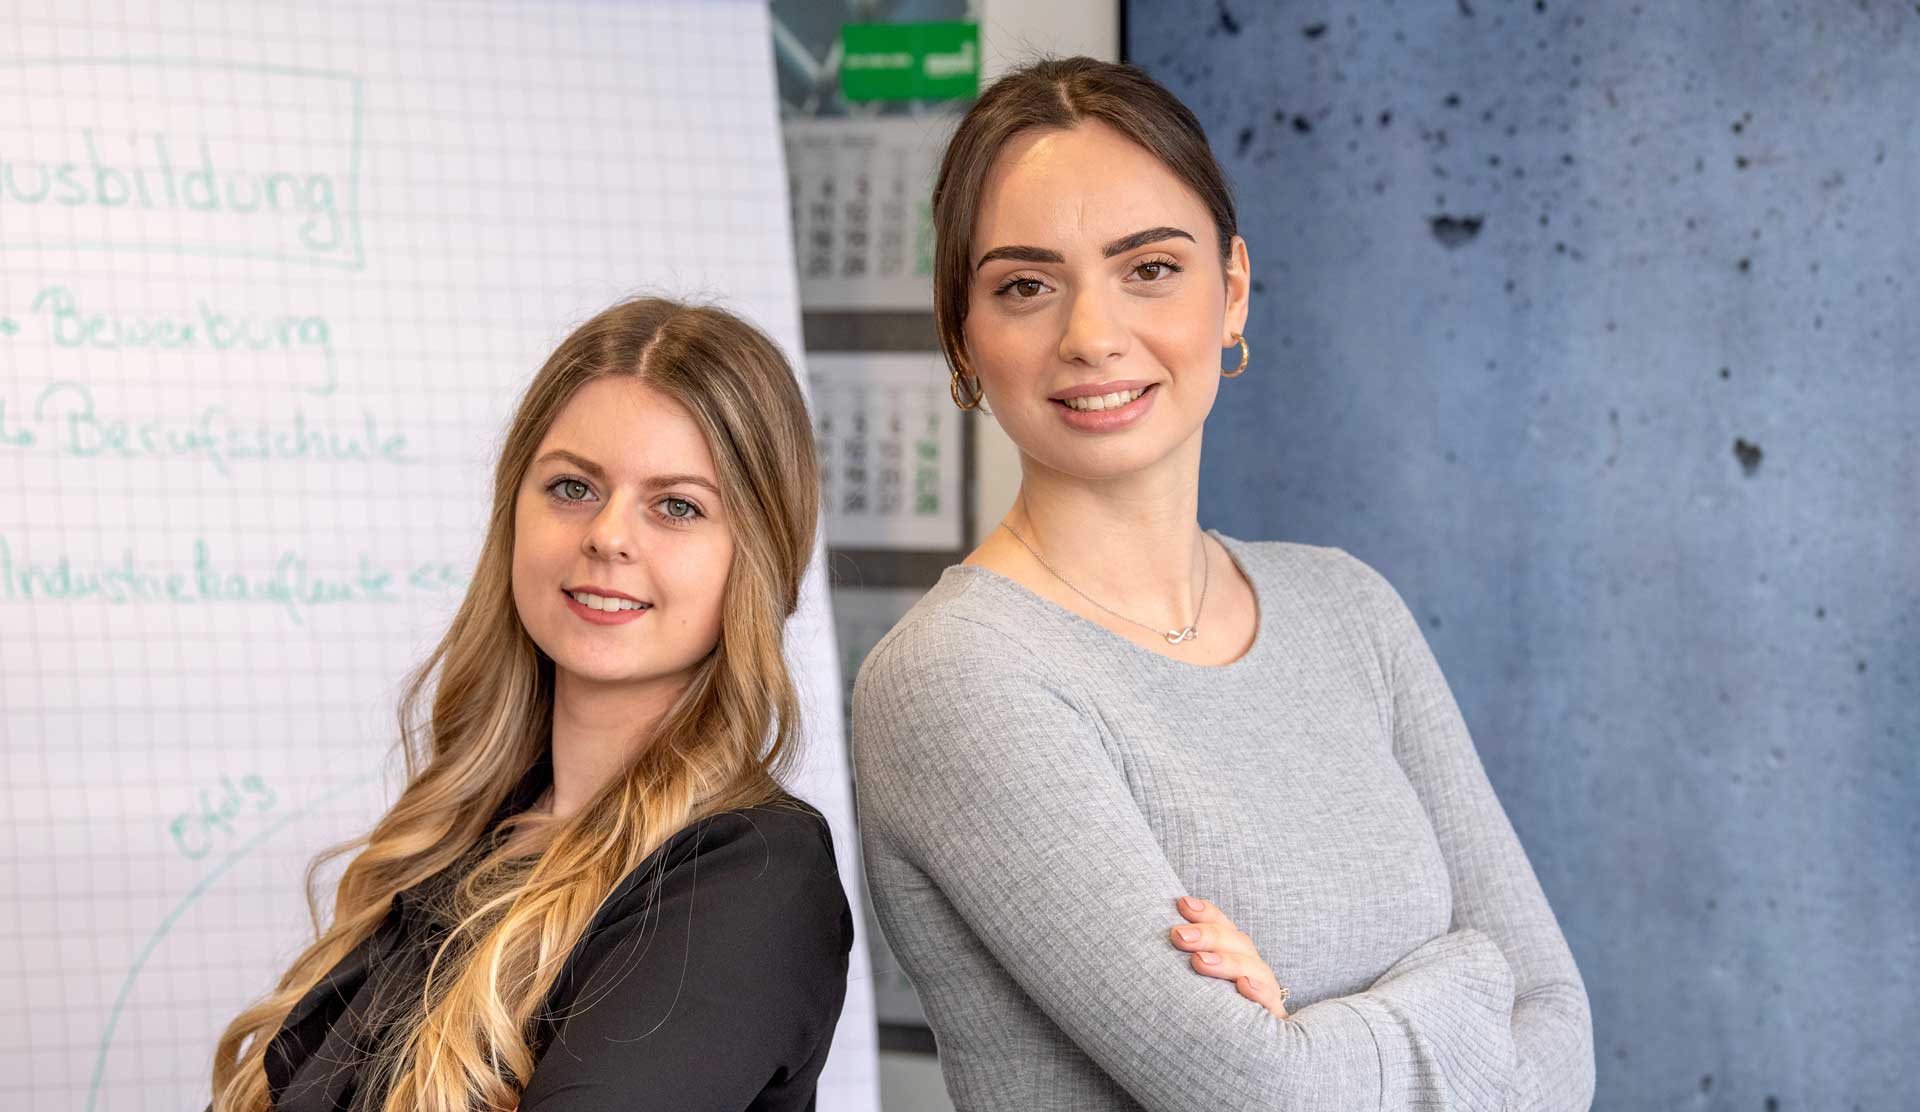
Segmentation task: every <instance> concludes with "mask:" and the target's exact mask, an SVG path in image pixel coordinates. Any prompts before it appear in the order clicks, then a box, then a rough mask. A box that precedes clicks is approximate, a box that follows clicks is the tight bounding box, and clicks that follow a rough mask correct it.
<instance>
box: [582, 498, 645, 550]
mask: <svg viewBox="0 0 1920 1112" xmlns="http://www.w3.org/2000/svg"><path fill="white" fill-rule="evenodd" d="M580 550H581V551H582V552H584V553H586V554H587V555H588V556H591V557H592V558H594V559H596V560H623V561H624V560H631V559H633V557H634V551H635V543H634V535H633V523H632V521H631V519H630V518H629V517H628V515H627V514H626V513H625V512H624V511H623V510H622V508H621V505H620V500H619V499H618V498H612V499H609V500H608V501H607V504H606V506H605V507H604V508H602V509H601V511H600V513H599V514H598V515H596V516H595V517H594V519H593V522H592V524H591V525H589V526H588V527H587V532H586V535H585V536H583V537H581V538H580Z"/></svg>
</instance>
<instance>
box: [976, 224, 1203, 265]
mask: <svg viewBox="0 0 1920 1112" xmlns="http://www.w3.org/2000/svg"><path fill="white" fill-rule="evenodd" d="M1163 239H1184V240H1186V241H1188V242H1189V243H1193V242H1197V241H1196V240H1195V239H1194V238H1193V237H1192V236H1190V235H1188V234H1187V233H1186V232H1183V231H1181V230H1180V229H1179V228H1170V227H1166V226H1164V225H1163V226H1161V227H1158V228H1148V229H1146V230H1145V231H1139V232H1135V233H1133V234H1132V235H1127V236H1121V237H1120V238H1119V239H1116V240H1114V241H1113V242H1112V243H1109V244H1107V245H1106V246H1105V247H1103V248H1101V249H1100V254H1101V256H1102V257H1104V258H1109V259H1111V258H1112V257H1114V256H1115V255H1119V254H1123V253H1125V252H1127V251H1132V250H1135V249H1136V248H1140V247H1145V246H1146V245H1147V244H1149V243H1159V242H1160V241H1161V240H1163ZM995 259H1011V260H1012V261H1014V262H1020V263H1063V262H1066V261H1067V260H1066V258H1065V257H1064V256H1063V255H1061V254H1060V252H1058V251H1055V250H1053V249H1052V248H1050V247H996V248H994V249H993V250H991V251H988V252H987V253H986V254H984V255H982V256H980V261H979V262H977V263H974V264H973V269H975V270H979V269H980V268H981V267H983V266H985V265H987V264H988V263H990V262H992V261H993V260H995Z"/></svg>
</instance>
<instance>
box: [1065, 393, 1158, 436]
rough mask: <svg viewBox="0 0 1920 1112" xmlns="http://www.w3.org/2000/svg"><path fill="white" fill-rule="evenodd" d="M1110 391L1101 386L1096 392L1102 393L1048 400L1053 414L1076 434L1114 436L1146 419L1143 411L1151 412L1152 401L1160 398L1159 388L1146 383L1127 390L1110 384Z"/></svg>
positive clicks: (1080, 394) (1079, 394)
mask: <svg viewBox="0 0 1920 1112" xmlns="http://www.w3.org/2000/svg"><path fill="white" fill-rule="evenodd" d="M1113 385H1114V389H1112V390H1106V389H1105V385H1104V384H1103V385H1102V386H1100V387H1097V389H1101V390H1104V391H1105V392H1103V393H1097V394H1095V393H1083V392H1082V391H1080V390H1077V389H1076V390H1074V391H1071V393H1072V394H1073V395H1074V396H1073V397H1068V398H1058V397H1056V398H1050V399H1048V400H1049V401H1051V402H1052V403H1053V408H1054V411H1055V412H1057V413H1058V414H1059V415H1060V420H1061V421H1062V422H1064V423H1065V424H1066V426H1067V427H1068V428H1070V429H1074V430H1075V431H1078V432H1118V431H1119V430H1121V429H1125V428H1131V427H1132V426H1134V425H1137V424H1139V423H1140V422H1141V421H1142V420H1145V419H1146V416H1147V411H1148V410H1150V409H1152V408H1153V403H1154V399H1156V398H1158V397H1159V396H1160V384H1159V383H1157V382H1155V383H1149V384H1148V385H1146V386H1129V385H1128V384H1126V383H1117V384H1113Z"/></svg>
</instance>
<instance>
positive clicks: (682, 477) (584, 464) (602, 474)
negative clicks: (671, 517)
mask: <svg viewBox="0 0 1920 1112" xmlns="http://www.w3.org/2000/svg"><path fill="white" fill-rule="evenodd" d="M553 460H560V461H562V462H565V463H570V464H572V465H573V466H575V467H578V468H579V469H580V470H582V471H585V472H586V473H587V474H588V475H590V476H592V477H593V478H596V479H599V480H600V481H601V482H603V483H604V482H606V481H607V470H606V468H604V467H601V466H600V465H599V464H597V463H595V462H593V461H592V460H590V459H588V458H587V457H585V456H583V455H578V454H576V453H574V452H569V451H567V450H566V449H565V448H556V449H554V450H553V451H551V452H548V453H547V454H546V455H544V456H541V457H540V458H539V459H537V460H535V461H534V463H535V465H536V466H537V465H539V464H543V463H548V462H551V461H553ZM645 485H646V486H648V487H651V488H653V489H655V490H659V489H662V488H664V487H670V486H698V487H705V488H707V489H708V490H710V491H712V492H713V494H714V496H715V497H718V496H719V494H720V488H719V487H718V486H716V485H714V482H713V480H712V479H709V478H707V477H705V476H704V475H695V474H692V473H690V472H689V473H681V474H673V475H650V476H648V477H647V479H646V482H645Z"/></svg>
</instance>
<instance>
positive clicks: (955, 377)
mask: <svg viewBox="0 0 1920 1112" xmlns="http://www.w3.org/2000/svg"><path fill="white" fill-rule="evenodd" d="M968 377H969V378H971V377H972V376H971V375H969V376H968ZM967 392H968V393H969V394H971V395H972V396H973V397H972V400H971V401H964V402H963V401H961V400H960V371H959V369H958V368H956V369H955V370H954V371H953V372H952V373H951V375H950V376H949V380H948V382H947V393H949V394H951V395H953V404H955V405H957V406H959V407H960V408H961V409H979V408H980V403H981V402H982V401H984V400H986V397H987V392H986V391H985V390H982V389H980V387H979V385H978V382H977V380H976V384H975V386H974V387H973V388H972V389H971V390H969V391H967Z"/></svg>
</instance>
